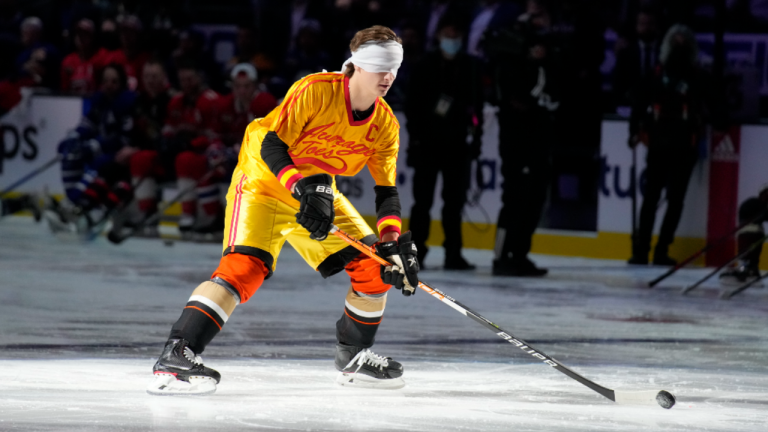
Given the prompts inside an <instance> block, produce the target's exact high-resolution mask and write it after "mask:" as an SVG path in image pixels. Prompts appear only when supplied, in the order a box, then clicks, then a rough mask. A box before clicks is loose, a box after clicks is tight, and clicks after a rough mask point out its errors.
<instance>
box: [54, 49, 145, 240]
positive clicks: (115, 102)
mask: <svg viewBox="0 0 768 432" xmlns="http://www.w3.org/2000/svg"><path fill="white" fill-rule="evenodd" d="M99 75H100V77H99V78H100V80H99V82H100V90H99V91H98V92H96V93H95V94H94V95H93V98H92V99H91V104H90V108H89V110H88V112H87V113H86V114H85V115H84V116H83V118H82V120H81V121H80V124H79V125H78V127H77V128H76V129H75V130H73V131H71V132H70V133H69V134H68V136H67V137H66V139H64V140H63V141H62V142H61V143H60V144H59V148H58V151H59V153H60V154H61V155H62V160H61V176H62V180H63V182H64V190H65V192H66V196H67V198H68V200H69V204H72V206H67V205H65V206H58V205H54V207H53V208H52V210H53V211H46V212H45V214H46V218H47V219H48V222H49V224H50V226H51V228H52V229H53V230H54V231H62V230H64V231H78V232H81V233H82V231H83V230H91V229H92V228H93V227H94V226H95V225H97V224H98V222H102V221H105V219H104V215H106V213H107V212H109V211H110V210H112V209H114V208H116V207H117V206H118V205H120V204H121V203H123V202H125V200H126V199H127V198H129V197H130V196H131V185H130V174H129V171H128V158H129V154H130V153H131V152H133V151H134V150H133V149H132V148H131V147H130V134H131V131H132V128H133V114H134V109H135V101H136V95H135V94H134V93H133V92H131V91H130V90H128V89H127V76H126V74H125V70H124V69H123V67H122V66H121V65H119V64H110V65H108V66H107V67H105V68H104V69H103V70H102V71H101V72H100V73H99Z"/></svg>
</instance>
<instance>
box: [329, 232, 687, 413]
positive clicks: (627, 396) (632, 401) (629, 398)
mask: <svg viewBox="0 0 768 432" xmlns="http://www.w3.org/2000/svg"><path fill="white" fill-rule="evenodd" d="M331 234H333V235H335V236H336V237H339V238H340V239H342V240H344V241H345V242H347V243H349V244H350V245H352V246H354V247H355V248H356V249H358V250H359V251H361V252H363V253H364V254H366V255H368V256H369V257H371V258H373V259H374V260H376V261H377V262H378V263H379V264H382V265H388V264H390V263H389V262H388V261H387V260H386V259H384V258H382V257H381V256H379V255H377V254H376V249H375V248H374V247H372V246H368V245H366V244H364V243H362V242H361V241H359V240H357V239H355V238H353V237H351V236H350V235H349V234H347V233H345V232H344V231H342V230H340V229H339V228H338V227H337V226H335V225H334V226H333V227H332V228H331ZM419 288H421V289H422V290H424V291H426V292H427V293H429V294H430V295H431V296H432V297H435V298H436V299H438V300H440V301H442V302H443V303H445V304H446V305H448V306H450V307H451V308H453V309H455V310H456V311H458V312H459V313H461V314H462V315H464V316H466V317H469V318H471V319H472V320H474V321H476V322H478V323H480V324H481V325H482V326H483V327H485V328H487V329H489V330H491V331H492V332H494V333H495V334H496V336H498V337H500V338H502V339H504V340H505V341H507V342H509V343H510V344H512V345H514V346H516V347H517V348H519V349H521V350H522V351H523V352H525V353H527V354H529V355H531V356H532V357H534V358H536V359H539V360H541V361H543V362H544V363H545V364H547V365H549V366H550V367H553V368H555V369H557V370H558V371H560V372H562V373H564V374H565V375H568V377H570V378H572V379H574V380H576V381H578V382H580V383H581V384H583V385H585V386H587V387H589V388H591V389H592V390H594V391H596V392H597V393H600V394H601V395H603V396H604V397H606V398H608V399H610V400H612V401H614V402H616V403H618V404H622V405H655V404H658V405H660V406H661V407H662V408H665V409H670V408H672V407H673V406H674V405H675V401H676V400H675V396H674V395H673V394H672V393H670V392H668V391H666V390H648V391H620V390H611V389H609V388H606V387H603V386H601V385H599V384H597V383H595V382H593V381H590V380H589V379H587V378H584V377H583V376H581V375H579V374H578V373H576V372H574V371H572V370H570V369H568V368H567V367H565V366H564V365H563V364H562V363H560V362H559V361H557V360H555V359H553V358H552V357H550V356H548V355H547V354H544V352H543V351H541V350H539V349H538V348H534V347H533V346H531V344H529V343H528V342H526V341H524V340H523V339H521V338H519V337H516V336H515V335H513V334H512V333H510V332H508V331H505V330H504V329H502V328H501V327H499V326H497V325H496V324H494V323H492V322H491V321H490V320H488V319H486V318H485V317H483V316H482V315H480V314H479V313H477V312H475V311H473V310H472V309H470V308H468V307H466V306H464V305H463V304H461V303H459V302H458V301H456V300H454V299H453V298H452V297H450V296H449V295H448V294H445V293H444V292H442V291H440V290H438V289H435V288H432V287H430V286H429V285H427V284H426V283H424V282H422V281H419Z"/></svg>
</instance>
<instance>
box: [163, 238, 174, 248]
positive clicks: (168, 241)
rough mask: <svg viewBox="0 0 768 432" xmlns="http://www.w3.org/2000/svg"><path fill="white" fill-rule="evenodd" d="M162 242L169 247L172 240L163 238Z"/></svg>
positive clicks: (171, 244) (172, 243)
mask: <svg viewBox="0 0 768 432" xmlns="http://www.w3.org/2000/svg"><path fill="white" fill-rule="evenodd" d="M163 244H164V245H166V246H168V247H171V246H173V245H174V242H173V240H168V239H166V240H163Z"/></svg>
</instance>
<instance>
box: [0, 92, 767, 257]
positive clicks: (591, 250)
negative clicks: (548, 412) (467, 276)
mask: <svg viewBox="0 0 768 432" xmlns="http://www.w3.org/2000/svg"><path fill="white" fill-rule="evenodd" d="M82 109H83V100H82V99H80V98H76V97H61V96H46V95H34V96H29V97H26V98H25V99H24V100H23V101H22V102H21V103H20V104H19V105H18V106H17V107H16V108H14V110H12V111H11V112H9V113H8V114H7V115H6V116H4V117H3V118H2V119H0V128H1V131H2V143H3V148H2V149H0V150H2V151H0V189H2V188H4V187H5V186H7V185H9V184H11V183H12V182H14V181H16V180H17V179H19V178H21V177H23V176H24V175H25V174H27V173H29V172H30V171H32V170H33V169H35V168H36V167H39V166H41V165H43V164H44V163H45V162H47V161H49V160H50V159H52V158H53V157H55V155H56V146H57V144H58V142H59V141H60V140H61V138H62V137H63V136H65V134H66V133H67V131H68V130H69V129H71V128H73V127H74V126H75V125H76V124H77V122H78V121H79V118H80V113H81V112H82ZM396 115H397V117H398V119H399V120H400V123H401V125H402V126H403V127H401V130H400V140H401V153H400V157H399V161H400V163H399V165H398V186H399V191H400V197H401V201H402V205H403V216H404V217H405V218H404V222H405V224H406V226H407V217H408V216H409V213H410V208H411V206H412V203H413V199H412V193H411V187H412V186H411V179H412V177H413V169H412V168H410V167H407V166H406V165H405V163H404V162H405V160H406V156H405V149H406V148H407V147H408V133H407V130H406V128H405V127H404V126H405V118H404V115H403V114H402V113H400V112H398V113H396ZM498 130H499V125H498V122H497V118H496V116H495V113H494V108H493V107H491V106H486V109H485V124H484V134H483V152H482V156H481V159H480V162H481V163H480V165H481V166H482V169H483V172H484V178H485V183H484V184H483V185H480V186H481V187H482V190H483V193H482V195H481V197H480V200H479V201H478V205H476V206H473V207H467V209H466V210H465V218H464V219H465V222H464V226H463V232H464V244H465V246H466V247H471V248H479V249H493V245H494V235H495V221H496V217H497V215H498V212H499V209H500V207H501V186H502V181H503V179H502V177H501V174H500V169H501V161H500V159H499V156H498ZM766 134H768V126H763V125H743V126H737V127H735V128H733V129H731V130H730V131H729V133H728V134H727V135H726V136H720V135H717V134H713V133H709V134H708V135H707V136H706V137H703V138H702V139H701V140H700V142H699V143H698V146H699V154H700V157H699V161H698V162H697V164H696V167H695V168H694V172H693V175H692V177H691V180H690V183H689V189H688V194H687V196H686V201H685V208H684V211H683V216H682V220H681V223H680V227H679V229H678V232H677V234H678V238H677V239H676V241H675V243H674V244H673V245H672V248H671V255H672V256H673V257H677V258H684V257H686V256H688V255H690V254H691V253H693V252H694V251H696V250H697V249H699V248H700V247H702V246H703V245H704V244H705V242H706V240H707V239H708V238H709V239H712V238H716V237H718V236H720V235H722V233H723V232H727V231H728V229H729V227H733V226H735V224H736V215H737V208H738V203H740V202H741V201H743V200H744V199H746V198H748V197H750V196H754V195H756V194H757V191H758V190H759V188H760V186H761V185H763V184H765V183H768V175H766V174H765V172H764V169H763V166H764V165H763V164H764V161H766V160H768V144H765V142H764V139H762V137H764V136H766ZM627 138H628V125H627V122H626V121H623V120H605V121H603V124H602V140H601V150H600V158H601V163H600V171H601V172H600V176H599V182H598V189H599V190H598V208H597V224H596V226H597V231H596V232H590V231H566V230H546V229H540V230H539V231H538V232H537V234H536V235H535V237H534V243H533V251H534V252H537V253H545V254H555V255H568V256H584V257H593V258H614V259H626V258H628V257H629V255H630V237H629V234H630V232H631V229H632V228H631V211H632V210H631V208H632V204H631V202H632V198H631V195H632V194H631V190H632V189H631V187H630V185H631V181H632V178H631V166H632V152H631V151H630V149H629V148H628V147H627V145H626V143H627ZM636 159H637V162H638V167H637V170H636V176H637V181H638V182H642V176H643V171H644V168H645V147H640V148H639V149H638V151H637V155H636ZM472 169H473V171H474V170H475V169H476V164H473V166H472ZM472 179H473V189H475V188H477V187H478V185H476V184H475V182H474V179H475V176H474V172H473V174H472ZM337 183H338V187H339V190H340V191H341V192H342V193H343V194H344V195H345V196H347V198H349V199H350V200H351V201H352V202H353V204H355V206H356V207H357V209H358V210H359V211H360V213H362V214H363V215H365V216H366V217H367V219H368V220H369V222H373V219H374V215H375V209H374V197H373V186H374V183H373V180H372V179H371V177H370V175H368V173H367V172H365V170H364V172H361V173H360V174H359V175H357V176H356V177H352V178H343V177H339V178H337ZM43 188H47V189H48V190H49V191H50V192H51V193H54V194H61V193H62V192H63V191H62V189H61V180H60V176H59V171H58V169H56V168H53V169H50V170H48V171H46V172H44V173H43V174H41V175H39V176H37V177H36V178H34V179H32V180H30V181H29V182H27V183H25V184H24V185H23V186H21V187H19V188H18V189H17V190H18V191H40V190H42V189H43ZM440 190H441V184H440V180H438V186H437V188H436V191H435V203H436V205H435V206H433V209H432V219H433V223H432V230H431V232H430V239H429V243H430V244H435V245H439V244H441V243H442V240H443V233H442V228H441V226H440V221H439V220H440V201H441V200H440V195H439V194H440ZM166 195H168V194H166ZM641 203H642V193H638V207H637V208H638V210H639V208H640V205H641ZM664 208H665V204H664V203H662V204H661V205H660V208H659V213H658V215H659V216H658V217H657V220H656V231H658V226H659V224H660V222H661V219H662V217H661V216H662V214H663V213H662V212H663V210H664ZM175 212H178V209H176V210H175ZM170 213H174V209H171V212H170ZM726 247H732V245H727V246H726ZM727 253H729V252H726V254H727ZM763 258H764V259H763V261H764V262H763V267H765V268H768V259H766V257H763ZM708 264H712V263H711V262H708Z"/></svg>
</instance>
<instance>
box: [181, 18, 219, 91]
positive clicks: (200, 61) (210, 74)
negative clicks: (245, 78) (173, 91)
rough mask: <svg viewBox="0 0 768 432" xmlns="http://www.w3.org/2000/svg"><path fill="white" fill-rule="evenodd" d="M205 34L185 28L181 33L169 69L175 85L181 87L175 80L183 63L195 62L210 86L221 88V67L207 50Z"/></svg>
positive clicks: (216, 88) (215, 88)
mask: <svg viewBox="0 0 768 432" xmlns="http://www.w3.org/2000/svg"><path fill="white" fill-rule="evenodd" d="M204 48H205V36H204V35H203V34H202V33H200V32H197V31H192V30H185V31H182V32H181V33H180V34H179V43H178V45H177V47H176V49H175V50H174V51H173V52H172V53H171V58H170V62H169V64H168V67H167V70H168V74H169V78H170V79H171V81H172V84H174V86H175V87H180V86H181V83H180V82H175V81H176V78H177V77H178V76H179V74H178V72H179V70H180V68H181V65H188V64H190V63H193V64H195V65H197V70H198V73H199V74H202V75H203V76H204V79H205V81H206V82H207V83H208V86H209V87H211V88H212V89H214V90H217V91H218V90H221V88H222V87H223V83H222V82H221V74H220V72H221V71H220V68H219V66H217V65H216V62H214V60H213V58H212V57H211V56H210V55H209V54H208V53H207V52H205V49H204Z"/></svg>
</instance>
